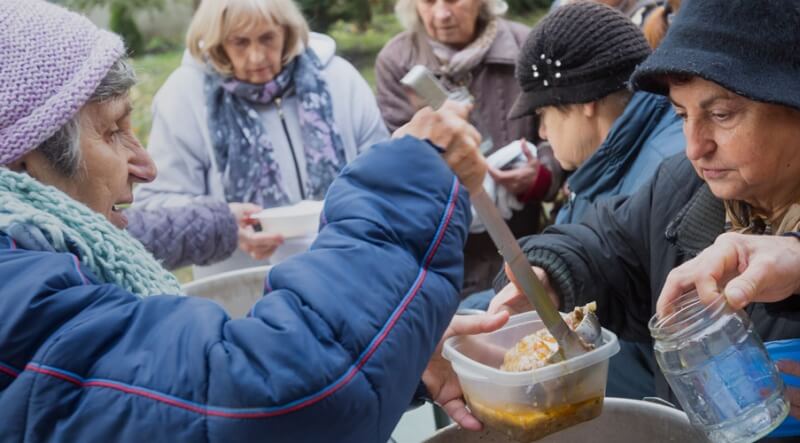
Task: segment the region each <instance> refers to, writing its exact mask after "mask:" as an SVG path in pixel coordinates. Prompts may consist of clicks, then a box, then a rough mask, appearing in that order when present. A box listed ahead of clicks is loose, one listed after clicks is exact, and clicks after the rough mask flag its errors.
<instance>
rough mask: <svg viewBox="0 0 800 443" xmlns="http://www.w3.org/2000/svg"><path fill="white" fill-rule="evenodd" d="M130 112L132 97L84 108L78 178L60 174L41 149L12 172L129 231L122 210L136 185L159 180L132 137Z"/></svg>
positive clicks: (17, 165)
mask: <svg viewBox="0 0 800 443" xmlns="http://www.w3.org/2000/svg"><path fill="white" fill-rule="evenodd" d="M130 113H131V104H130V100H129V98H128V97H127V96H125V97H121V98H117V99H112V100H107V101H104V102H98V103H90V104H88V105H86V106H84V107H83V109H81V112H80V115H79V131H80V139H79V146H80V149H81V158H80V164H79V165H78V171H77V173H75V174H74V175H73V176H71V177H70V176H65V175H64V174H63V173H61V172H59V171H57V170H55V169H54V168H53V166H52V165H51V163H50V161H49V160H47V159H46V157H45V156H44V155H43V154H42V153H40V152H39V151H38V150H34V151H31V152H30V153H28V154H26V155H25V156H24V157H23V158H22V159H21V160H20V161H18V162H16V163H17V164H16V165H12V169H15V170H18V171H24V172H27V173H28V174H29V175H31V176H32V177H34V178H35V179H37V180H39V181H40V182H42V183H44V184H48V185H52V186H55V187H56V188H58V189H60V190H61V191H63V192H65V193H66V194H67V195H69V196H70V197H72V198H73V199H75V200H77V201H79V202H81V203H83V204H85V205H86V206H88V207H89V208H90V209H92V210H93V211H95V212H98V213H100V214H102V215H103V216H105V217H106V218H107V219H108V220H109V221H110V222H111V223H113V224H114V225H115V226H117V227H118V228H120V229H124V228H125V227H126V225H127V223H128V222H127V219H126V218H125V216H124V215H123V214H122V213H121V212H120V208H119V206H120V205H126V204H130V203H132V202H133V192H132V190H133V184H134V183H145V182H150V181H153V180H154V179H155V177H156V166H155V164H154V163H153V160H152V159H151V158H150V156H149V155H148V154H147V151H145V149H144V148H143V147H142V145H141V144H140V143H139V140H137V139H136V136H134V135H133V131H132V128H131V121H130Z"/></svg>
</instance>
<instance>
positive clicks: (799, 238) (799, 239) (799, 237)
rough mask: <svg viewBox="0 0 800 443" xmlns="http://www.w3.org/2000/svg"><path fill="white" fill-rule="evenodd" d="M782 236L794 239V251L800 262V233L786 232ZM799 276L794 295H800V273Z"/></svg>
mask: <svg viewBox="0 0 800 443" xmlns="http://www.w3.org/2000/svg"><path fill="white" fill-rule="evenodd" d="M781 235H782V236H784V237H792V238H794V240H795V241H794V242H793V243H794V250H795V251H797V252H796V254H797V255H796V256H797V257H798V261H799V262H800V231H791V232H784V233H783V234H781ZM797 276H798V279H797V281H796V282H795V287H794V292H793V293H794V294H800V272H798V273H797Z"/></svg>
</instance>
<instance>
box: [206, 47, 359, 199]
mask: <svg viewBox="0 0 800 443" xmlns="http://www.w3.org/2000/svg"><path fill="white" fill-rule="evenodd" d="M291 88H294V93H295V94H296V95H297V97H298V101H299V110H298V115H299V119H300V122H299V123H300V129H301V133H302V142H303V152H304V154H305V160H306V179H305V180H304V182H303V184H302V186H303V189H304V190H305V197H306V198H308V199H314V200H321V199H323V198H324V197H325V192H326V191H327V189H328V186H329V185H330V184H331V182H332V181H333V179H334V178H336V176H337V175H338V174H339V171H340V170H341V169H342V168H343V167H344V165H345V163H346V159H345V153H344V144H343V143H342V138H341V136H340V134H339V132H338V130H337V129H336V123H335V122H334V119H333V107H332V103H331V95H330V93H329V92H328V88H327V84H326V83H325V80H324V79H323V78H322V63H321V62H320V60H319V58H318V57H317V56H316V54H314V52H313V51H312V50H311V49H306V50H305V51H304V52H303V53H301V54H300V55H298V56H297V57H295V59H294V60H292V61H291V62H290V63H289V64H287V65H286V66H284V68H283V70H282V71H281V72H280V74H278V75H277V76H276V77H275V79H273V80H272V81H270V82H268V83H266V84H263V85H255V84H251V83H246V82H242V81H239V80H236V79H234V78H231V77H221V76H219V75H217V74H213V73H210V74H207V75H206V81H205V94H206V103H207V106H208V125H209V133H210V135H211V143H212V145H213V148H214V154H215V157H216V160H217V164H218V165H219V168H220V170H221V171H222V172H223V176H224V180H223V181H224V183H225V197H226V199H227V200H228V201H230V202H249V203H255V204H258V205H261V206H262V207H265V208H269V207H275V206H283V205H287V204H289V203H290V201H289V197H288V194H287V192H286V188H285V184H284V182H283V179H282V176H281V170H280V168H279V166H278V163H277V162H276V161H275V159H274V155H275V148H274V147H273V145H272V142H271V141H270V137H271V136H273V135H270V134H267V133H266V129H265V126H264V122H263V121H262V116H261V115H259V113H258V112H257V111H256V110H255V109H254V107H253V105H254V104H262V105H263V104H268V103H271V102H272V101H273V100H274V99H275V98H279V97H281V96H283V95H284V94H285V93H286V92H287V91H289V90H290V89H291ZM281 137H283V135H281Z"/></svg>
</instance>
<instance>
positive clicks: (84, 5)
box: [66, 0, 164, 10]
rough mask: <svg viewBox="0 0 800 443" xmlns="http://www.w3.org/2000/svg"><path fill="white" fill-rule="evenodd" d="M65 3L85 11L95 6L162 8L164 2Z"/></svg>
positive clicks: (88, 0)
mask: <svg viewBox="0 0 800 443" xmlns="http://www.w3.org/2000/svg"><path fill="white" fill-rule="evenodd" d="M66 3H67V4H68V5H69V6H71V7H73V8H77V9H82V10H87V9H91V8H93V7H96V6H106V5H108V6H111V5H114V4H120V5H126V6H128V7H129V8H131V10H137V9H149V8H159V9H160V8H162V7H163V6H164V0H67V1H66Z"/></svg>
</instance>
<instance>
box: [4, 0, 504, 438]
mask: <svg viewBox="0 0 800 443" xmlns="http://www.w3.org/2000/svg"><path fill="white" fill-rule="evenodd" d="M123 57H124V47H123V44H122V41H121V40H120V39H119V37H117V36H116V35H114V34H111V33H109V32H106V31H101V30H99V29H97V28H96V27H95V26H94V25H92V24H91V23H90V22H89V21H88V20H87V19H86V18H84V17H82V16H80V15H77V14H74V13H71V12H68V11H66V10H65V9H63V8H61V7H59V6H55V5H52V4H49V3H46V2H43V1H40V0H3V1H2V2H0V318H2V321H0V411H2V423H3V425H2V426H0V441H19V440H26V441H117V442H141V441H152V442H156V441H176V440H177V441H212V442H216V441H219V442H227V441H254V440H257V439H269V440H270V441H275V442H297V441H327V440H330V439H335V440H337V441H349V442H364V441H386V440H387V439H388V437H389V434H390V433H391V431H392V429H393V428H394V426H395V424H396V423H397V421H398V420H399V418H400V416H401V415H402V413H403V412H404V411H405V409H406V408H407V406H408V405H409V402H410V400H411V399H412V397H414V395H415V393H417V394H418V395H420V396H422V395H423V394H424V393H425V392H428V393H429V394H430V396H431V397H432V398H434V399H436V400H437V401H438V402H439V403H440V404H443V405H445V406H446V407H447V408H448V410H449V411H451V413H453V415H454V416H456V417H457V418H458V420H459V421H461V422H462V423H464V424H465V425H466V426H470V427H475V426H477V425H476V422H475V421H474V418H471V416H469V414H468V413H467V411H466V409H464V406H463V402H461V399H460V397H459V391H458V390H457V389H454V386H457V381H455V377H454V376H453V374H452V372H450V371H448V370H447V369H448V367H447V365H443V364H442V360H441V357H437V358H435V359H434V361H433V362H432V364H430V365H429V358H430V357H431V354H432V353H433V351H434V349H435V347H436V345H437V340H438V338H439V337H440V336H441V335H442V334H443V333H444V331H445V328H446V327H447V326H448V323H449V322H450V318H451V316H452V314H453V312H454V311H455V309H456V306H457V303H458V299H459V297H458V292H459V286H460V282H461V278H462V276H461V271H460V269H461V266H460V261H461V260H462V255H461V251H462V247H463V243H464V240H465V237H466V232H467V226H468V224H469V218H470V215H469V204H468V202H467V196H466V192H464V187H466V188H467V189H475V188H476V187H478V186H481V179H480V178H481V177H482V176H483V173H484V170H483V164H482V162H481V161H480V153H479V152H478V145H479V142H480V137H479V135H478V133H477V131H476V130H475V129H474V128H472V127H471V126H469V125H468V123H467V122H466V117H467V112H468V110H469V109H468V107H467V106H463V105H458V104H454V103H450V104H446V105H445V106H444V107H443V108H442V109H441V110H440V111H437V112H433V111H431V110H430V109H428V110H424V111H421V112H420V113H419V114H418V115H417V116H416V117H415V119H414V120H412V121H411V122H410V123H409V124H408V125H406V126H405V127H404V128H401V129H400V130H399V132H398V133H397V134H396V135H398V137H399V136H400V135H403V134H409V135H416V136H417V138H415V137H410V136H406V137H403V138H399V139H397V140H394V141H390V142H387V143H383V144H380V145H376V146H375V147H373V148H372V149H370V150H369V151H368V152H367V153H366V154H364V155H362V156H360V157H359V158H358V159H356V160H355V161H354V162H353V163H352V164H351V165H350V166H349V167H348V168H347V169H346V170H345V171H344V172H343V174H342V175H341V176H340V177H339V178H338V179H337V180H335V181H334V182H333V184H332V185H331V189H330V190H329V194H328V198H327V201H326V206H325V209H324V214H325V219H326V224H325V225H324V226H323V227H322V229H321V231H320V233H319V236H318V237H317V241H316V243H315V246H314V247H313V248H312V250H311V251H309V252H307V253H305V254H302V255H299V256H297V257H295V258H293V259H292V260H289V261H287V262H285V263H282V264H279V265H277V266H275V267H273V268H272V270H271V271H270V273H269V274H268V276H267V279H266V281H265V285H264V287H265V290H264V293H265V296H264V297H262V298H261V299H260V300H259V301H258V302H257V303H256V304H255V305H254V306H253V307H252V309H251V310H250V313H249V315H248V316H247V318H243V319H234V320H232V319H231V318H230V317H228V315H227V314H226V313H225V312H224V311H223V310H222V308H221V307H220V306H218V305H216V304H215V303H213V302H211V301H208V300H202V299H198V298H195V297H188V296H185V297H181V296H175V295H164V294H179V293H180V288H179V287H178V284H177V282H176V281H175V278H174V277H173V276H172V275H171V274H169V273H168V272H167V271H165V270H164V269H163V268H162V267H161V266H159V264H158V263H157V262H156V261H155V260H154V259H153V258H152V256H150V255H149V254H148V253H147V252H146V251H145V250H144V248H143V247H142V245H141V244H140V243H138V242H136V241H135V240H134V239H133V238H131V237H130V236H129V235H128V234H127V233H126V232H125V231H124V230H123V229H121V228H124V227H125V225H126V223H127V221H126V216H125V215H124V213H122V212H121V211H119V205H121V204H127V203H130V202H131V201H132V199H133V197H132V186H133V185H134V184H136V183H143V182H149V181H152V180H153V179H154V177H155V175H156V168H155V167H154V164H153V161H152V160H151V159H150V157H149V155H148V153H147V152H146V151H145V150H144V149H143V148H142V146H141V144H140V143H139V142H138V140H137V139H136V138H135V137H134V135H133V133H132V131H131V122H130V113H131V104H130V99H129V97H128V90H129V89H130V88H131V86H132V85H133V83H134V76H133V73H132V71H131V68H130V67H129V65H128V64H127V63H126V62H125V61H124V60H123ZM421 139H428V140H431V142H430V143H429V142H426V141H422V140H421ZM433 143H435V144H436V145H437V146H439V147H444V152H445V153H444V155H443V157H444V158H445V160H446V163H447V164H446V163H445V162H443V161H442V160H441V158H440V154H439V151H437V149H434V148H435V146H434V145H432V144H433ZM440 149H441V148H440ZM448 164H449V165H450V166H451V167H452V168H454V169H455V170H456V171H457V174H458V176H463V177H465V178H466V177H470V180H468V181H465V182H464V183H463V186H462V184H461V183H460V182H459V181H458V179H457V178H456V177H455V176H454V175H453V174H452V173H451V172H449V169H448V167H447V165H448ZM476 177H477V179H476ZM387 263H388V264H390V266H386V264H387ZM506 318H507V316H504V315H501V316H495V317H490V318H489V319H488V320H486V319H485V318H484V319H481V318H476V319H475V320H474V321H471V322H470V321H467V322H461V323H459V324H457V325H456V326H457V327H454V328H451V329H450V330H449V331H450V332H448V334H450V335H451V334H454V333H475V332H480V331H485V330H488V329H493V328H497V327H499V324H500V323H502V322H503V321H504V320H505V319H506ZM409 350H413V352H409ZM426 367H427V368H428V369H427V371H425V369H426ZM423 371H424V374H425V375H424V376H422V375H423ZM420 380H423V381H420ZM470 419H471V421H470Z"/></svg>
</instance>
